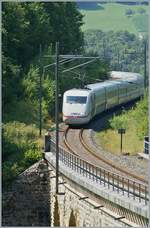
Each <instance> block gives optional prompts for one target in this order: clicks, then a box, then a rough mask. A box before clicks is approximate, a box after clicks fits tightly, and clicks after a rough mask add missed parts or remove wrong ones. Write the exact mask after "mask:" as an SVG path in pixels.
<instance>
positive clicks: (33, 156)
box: [24, 150, 42, 166]
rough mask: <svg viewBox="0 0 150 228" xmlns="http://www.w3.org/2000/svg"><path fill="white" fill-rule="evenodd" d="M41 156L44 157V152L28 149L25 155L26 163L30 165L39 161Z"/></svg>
mask: <svg viewBox="0 0 150 228" xmlns="http://www.w3.org/2000/svg"><path fill="white" fill-rule="evenodd" d="M41 158H42V153H41V152H40V151H37V150H28V151H26V152H25V155H24V161H25V164H26V165H28V166H30V165H32V164H33V163H35V162H37V161H38V160H40V159H41Z"/></svg>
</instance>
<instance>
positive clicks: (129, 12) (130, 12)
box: [125, 9, 135, 16]
mask: <svg viewBox="0 0 150 228" xmlns="http://www.w3.org/2000/svg"><path fill="white" fill-rule="evenodd" d="M134 13H135V12H134V11H133V10H132V9H126V12H125V14H126V15H127V16H131V15H133V14H134Z"/></svg>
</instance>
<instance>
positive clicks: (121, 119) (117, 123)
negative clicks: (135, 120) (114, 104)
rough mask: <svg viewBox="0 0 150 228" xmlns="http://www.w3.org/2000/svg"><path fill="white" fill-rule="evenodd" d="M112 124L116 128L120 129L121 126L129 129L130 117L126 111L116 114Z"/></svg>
mask: <svg viewBox="0 0 150 228" xmlns="http://www.w3.org/2000/svg"><path fill="white" fill-rule="evenodd" d="M109 123H110V126H111V127H112V128H113V129H114V130H118V129H119V128H125V129H127V124H128V117H127V115H126V113H124V114H123V115H121V116H114V117H113V118H112V119H111V120H110V121H109Z"/></svg>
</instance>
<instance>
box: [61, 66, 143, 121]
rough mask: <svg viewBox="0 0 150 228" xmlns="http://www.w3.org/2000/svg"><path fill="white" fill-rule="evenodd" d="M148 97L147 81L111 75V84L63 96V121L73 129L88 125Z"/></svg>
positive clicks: (122, 74)
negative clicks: (98, 115)
mask: <svg viewBox="0 0 150 228" xmlns="http://www.w3.org/2000/svg"><path fill="white" fill-rule="evenodd" d="M143 94H144V78H143V76H141V75H140V74H137V73H131V72H119V71H112V72H111V80H108V81H105V82H100V83H96V84H90V85H87V86H85V88H84V89H71V90H68V91H66V92H65V93H64V96H63V110H62V112H63V121H64V122H65V123H66V124H69V125H80V124H85V123H88V122H89V121H90V120H91V119H92V118H93V117H94V116H95V115H97V114H99V113H101V112H103V111H105V110H107V109H110V108H112V107H115V106H117V105H120V104H123V103H127V102H129V101H131V100H134V99H136V98H138V97H141V96H142V95H143Z"/></svg>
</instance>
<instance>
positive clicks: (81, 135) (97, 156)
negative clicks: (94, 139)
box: [79, 128, 148, 184]
mask: <svg viewBox="0 0 150 228" xmlns="http://www.w3.org/2000/svg"><path fill="white" fill-rule="evenodd" d="M83 131H84V129H83V128H82V129H81V131H80V135H79V138H80V142H81V144H82V145H83V147H84V148H85V149H86V150H87V151H88V152H89V153H91V154H92V155H93V156H95V157H96V158H97V159H99V160H101V161H103V162H104V163H106V164H107V165H109V166H111V167H113V168H115V169H116V170H118V171H120V172H122V173H125V174H127V175H128V176H130V177H132V178H135V179H137V180H139V181H142V182H143V183H146V184H148V181H146V180H145V179H144V178H143V177H140V176H137V175H135V174H133V173H131V172H129V171H127V170H125V169H123V168H120V167H118V166H116V165H115V164H113V163H112V162H110V161H108V160H106V159H104V158H102V157H101V156H100V155H98V154H97V153H96V152H95V151H93V150H92V149H91V148H90V147H89V146H88V145H87V143H86V142H85V140H84V138H83Z"/></svg>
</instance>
